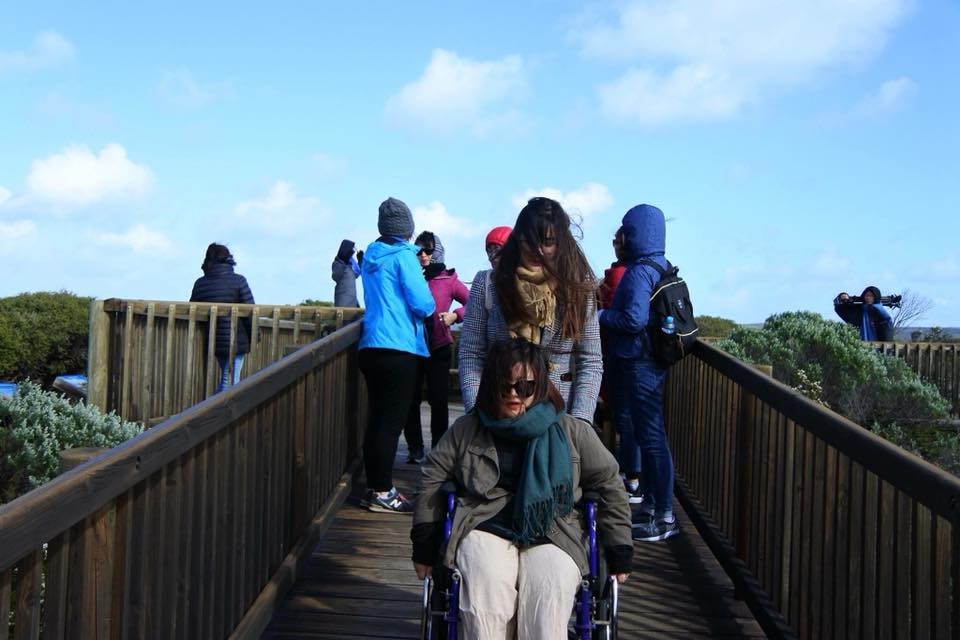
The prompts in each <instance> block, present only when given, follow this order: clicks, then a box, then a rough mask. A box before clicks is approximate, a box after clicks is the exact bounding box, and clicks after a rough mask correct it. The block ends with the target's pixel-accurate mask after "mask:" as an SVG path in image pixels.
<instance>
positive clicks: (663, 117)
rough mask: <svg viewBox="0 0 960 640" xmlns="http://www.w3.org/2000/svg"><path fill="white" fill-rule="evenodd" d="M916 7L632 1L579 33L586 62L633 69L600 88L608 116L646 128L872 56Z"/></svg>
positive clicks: (858, 1)
mask: <svg viewBox="0 0 960 640" xmlns="http://www.w3.org/2000/svg"><path fill="white" fill-rule="evenodd" d="M911 1H912V0H846V1H844V2H837V1H835V0H810V1H809V2H792V1H791V0H742V1H740V2H735V3H734V2H729V1H727V0H672V1H668V0H634V1H632V2H629V3H627V4H625V5H622V9H621V10H620V12H619V14H618V15H617V17H616V19H615V24H612V25H611V24H600V25H582V26H581V27H580V28H579V29H578V30H577V31H576V32H575V33H573V37H574V38H575V39H576V40H578V41H580V43H581V46H582V50H583V52H584V53H585V54H586V55H588V56H592V57H598V58H602V59H607V60H613V61H617V62H625V63H627V64H630V65H634V67H633V68H632V69H630V70H629V71H627V72H626V74H625V75H624V76H623V77H621V78H620V79H619V80H617V81H615V82H612V83H608V84H605V85H603V86H602V87H600V89H599V90H600V94H601V95H600V97H601V102H602V106H603V109H604V112H605V113H607V114H608V115H610V116H613V117H615V118H620V119H626V120H629V121H634V122H636V123H639V124H643V125H656V124H661V123H664V122H668V121H690V120H705V119H718V118H726V117H730V116H733V115H735V114H737V113H738V112H739V111H740V110H741V109H742V108H743V106H744V105H746V104H748V103H750V102H751V101H753V100H756V99H759V98H762V97H763V96H764V95H766V94H767V93H769V92H771V91H774V90H776V89H778V88H782V87H790V86H793V85H795V84H796V83H799V82H803V81H805V80H808V79H809V78H810V77H812V76H813V75H814V74H816V73H817V72H818V71H821V70H824V69H829V68H833V67H838V66H844V65H850V64H856V63H859V62H862V61H864V60H867V59H869V58H870V56H872V55H873V54H875V53H876V52H877V51H879V50H880V49H882V48H883V46H884V45H885V43H886V40H887V38H888V35H889V33H890V31H891V30H892V29H893V28H894V27H895V26H896V25H897V23H898V22H899V21H900V20H901V19H902V18H903V16H904V15H905V14H906V12H907V9H908V8H909V6H910V4H911ZM641 92H646V93H645V94H643V93H641ZM641 97H642V98H643V100H641ZM618 98H622V99H623V100H624V102H625V104H624V105H622V106H618V105H617V103H616V101H617V99H618ZM658 103H665V105H664V106H657V105H658ZM651 105H653V106H651Z"/></svg>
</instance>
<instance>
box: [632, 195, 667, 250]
mask: <svg viewBox="0 0 960 640" xmlns="http://www.w3.org/2000/svg"><path fill="white" fill-rule="evenodd" d="M622 229H623V247H624V249H625V252H626V255H627V256H628V257H629V259H630V260H631V261H633V260H636V259H637V258H649V257H651V256H662V255H663V253H664V250H665V247H666V235H667V233H666V222H665V220H664V217H663V211H660V209H658V208H656V207H654V206H653V205H649V204H638V205H637V206H635V207H633V208H632V209H630V210H629V211H627V212H626V213H625V214H624V216H623V226H622Z"/></svg>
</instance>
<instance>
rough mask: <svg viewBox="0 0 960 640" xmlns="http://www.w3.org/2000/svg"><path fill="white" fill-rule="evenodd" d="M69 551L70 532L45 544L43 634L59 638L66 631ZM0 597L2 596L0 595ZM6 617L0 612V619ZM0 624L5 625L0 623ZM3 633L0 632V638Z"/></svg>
mask: <svg viewBox="0 0 960 640" xmlns="http://www.w3.org/2000/svg"><path fill="white" fill-rule="evenodd" d="M69 553H70V532H69V531H67V532H64V533H62V534H60V535H59V536H57V537H56V538H54V539H53V540H51V541H50V542H49V544H48V545H47V570H46V573H45V576H44V581H45V583H44V593H43V600H44V601H43V636H44V638H50V639H61V638H64V637H65V633H66V617H67V567H68V561H69ZM0 598H2V596H0ZM6 619H7V617H6V616H5V615H3V613H2V612H0V620H6ZM0 626H5V625H3V624H0ZM2 637H3V633H2V632H0V638H2Z"/></svg>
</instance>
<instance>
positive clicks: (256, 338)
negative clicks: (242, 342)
mask: <svg viewBox="0 0 960 640" xmlns="http://www.w3.org/2000/svg"><path fill="white" fill-rule="evenodd" d="M250 315H251V320H250V326H251V330H250V353H248V354H247V358H249V359H250V364H249V368H248V369H247V371H248V372H249V373H256V372H257V371H259V370H260V369H262V368H263V354H262V353H260V325H259V323H258V322H259V319H260V307H258V306H255V307H254V308H253V310H252V311H251V312H250Z"/></svg>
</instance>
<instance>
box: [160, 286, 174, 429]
mask: <svg viewBox="0 0 960 640" xmlns="http://www.w3.org/2000/svg"><path fill="white" fill-rule="evenodd" d="M176 315H177V314H176V305H173V304H171V305H169V306H168V307H167V336H166V338H167V344H166V353H164V357H163V415H164V416H170V415H173V413H174V409H173V399H174V395H175V394H174V387H173V369H174V368H173V347H174V345H175V343H176V339H175V335H176V334H175V332H174V329H176V323H177V321H176Z"/></svg>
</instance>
